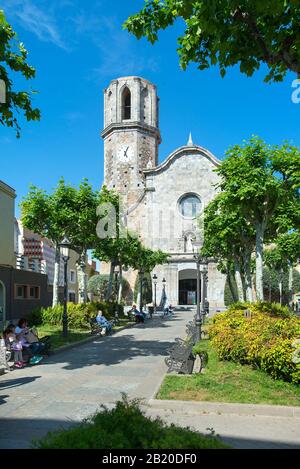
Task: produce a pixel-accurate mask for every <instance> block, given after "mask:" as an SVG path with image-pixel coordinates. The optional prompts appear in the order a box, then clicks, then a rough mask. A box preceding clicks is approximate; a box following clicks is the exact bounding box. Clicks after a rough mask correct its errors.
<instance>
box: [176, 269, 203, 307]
mask: <svg viewBox="0 0 300 469" xmlns="http://www.w3.org/2000/svg"><path fill="white" fill-rule="evenodd" d="M178 277H179V278H178V282H179V285H178V304H179V305H196V304H197V270H196V269H185V270H180V271H179V275H178ZM200 291H201V290H200Z"/></svg>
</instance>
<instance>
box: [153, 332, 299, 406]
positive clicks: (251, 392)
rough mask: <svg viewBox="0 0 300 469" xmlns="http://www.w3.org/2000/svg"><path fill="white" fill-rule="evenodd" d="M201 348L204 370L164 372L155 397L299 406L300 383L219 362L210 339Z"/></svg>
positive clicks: (242, 366)
mask: <svg viewBox="0 0 300 469" xmlns="http://www.w3.org/2000/svg"><path fill="white" fill-rule="evenodd" d="M201 349H202V350H206V351H207V352H208V356H209V360H208V365H207V368H206V369H205V371H204V373H201V374H199V375H189V376H184V375H167V376H166V377H165V379H164V381H163V383H162V386H161V388H160V390H159V392H158V394H157V396H156V398H157V399H178V400H194V401H217V402H239V403H244V404H272V405H288V406H300V386H297V385H296V384H291V383H287V382H285V381H282V380H274V379H272V378H271V377H270V376H269V375H267V374H266V373H264V372H263V371H261V370H254V369H253V368H251V366H248V365H241V364H239V363H234V362H229V361H220V360H219V359H218V357H217V354H216V352H215V351H214V350H213V349H212V347H211V344H210V341H209V340H203V341H202V344H201Z"/></svg>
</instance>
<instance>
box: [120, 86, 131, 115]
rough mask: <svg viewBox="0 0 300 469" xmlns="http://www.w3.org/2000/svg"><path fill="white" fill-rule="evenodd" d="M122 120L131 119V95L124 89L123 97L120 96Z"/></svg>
mask: <svg viewBox="0 0 300 469" xmlns="http://www.w3.org/2000/svg"><path fill="white" fill-rule="evenodd" d="M122 98H123V99H122V104H123V106H122V108H123V109H122V114H123V116H122V118H123V120H129V119H131V93H130V90H129V89H128V88H127V87H126V88H125V89H124V91H123V96H122Z"/></svg>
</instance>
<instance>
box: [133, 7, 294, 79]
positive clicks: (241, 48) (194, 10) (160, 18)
mask: <svg viewBox="0 0 300 469" xmlns="http://www.w3.org/2000/svg"><path fill="white" fill-rule="evenodd" d="M145 3H146V4H145V6H144V8H143V9H142V10H141V11H140V12H139V13H137V14H135V15H133V16H130V17H129V18H128V19H127V21H126V22H125V23H124V28H127V30H128V31H129V32H131V33H133V34H134V35H135V36H136V37H137V38H138V39H140V38H141V37H146V38H147V39H148V40H149V41H150V42H151V43H152V44H153V43H155V42H156V41H157V40H158V32H159V31H160V30H162V29H166V28H167V27H169V26H171V25H173V24H174V23H175V21H176V20H181V21H183V24H184V32H183V34H182V35H181V36H180V37H179V38H178V44H179V47H178V49H177V50H178V54H179V58H180V65H181V67H182V68H183V69H186V67H187V66H188V65H189V63H191V62H194V63H196V64H197V66H198V68H199V69H200V70H204V69H206V68H209V67H211V66H213V65H219V68H220V73H221V75H222V76H224V75H225V73H226V69H227V68H228V67H231V66H233V65H236V64H239V66H240V71H241V72H242V73H244V74H246V75H247V76H251V75H252V74H253V73H254V72H255V71H256V70H258V69H259V68H260V66H261V64H266V65H267V66H268V69H269V71H268V73H267V75H266V77H265V81H274V82H275V81H282V80H283V78H284V76H285V75H286V73H287V72H288V71H292V72H295V73H296V74H297V75H300V46H299V45H300V28H299V20H300V4H299V2H298V1H287V0H268V1H265V2H262V1H261V0H251V1H249V0H211V1H207V0H145Z"/></svg>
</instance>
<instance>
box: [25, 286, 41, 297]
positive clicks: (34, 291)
mask: <svg viewBox="0 0 300 469" xmlns="http://www.w3.org/2000/svg"><path fill="white" fill-rule="evenodd" d="M28 288H29V299H30V300H39V299H40V287H31V286H30V287H28Z"/></svg>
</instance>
